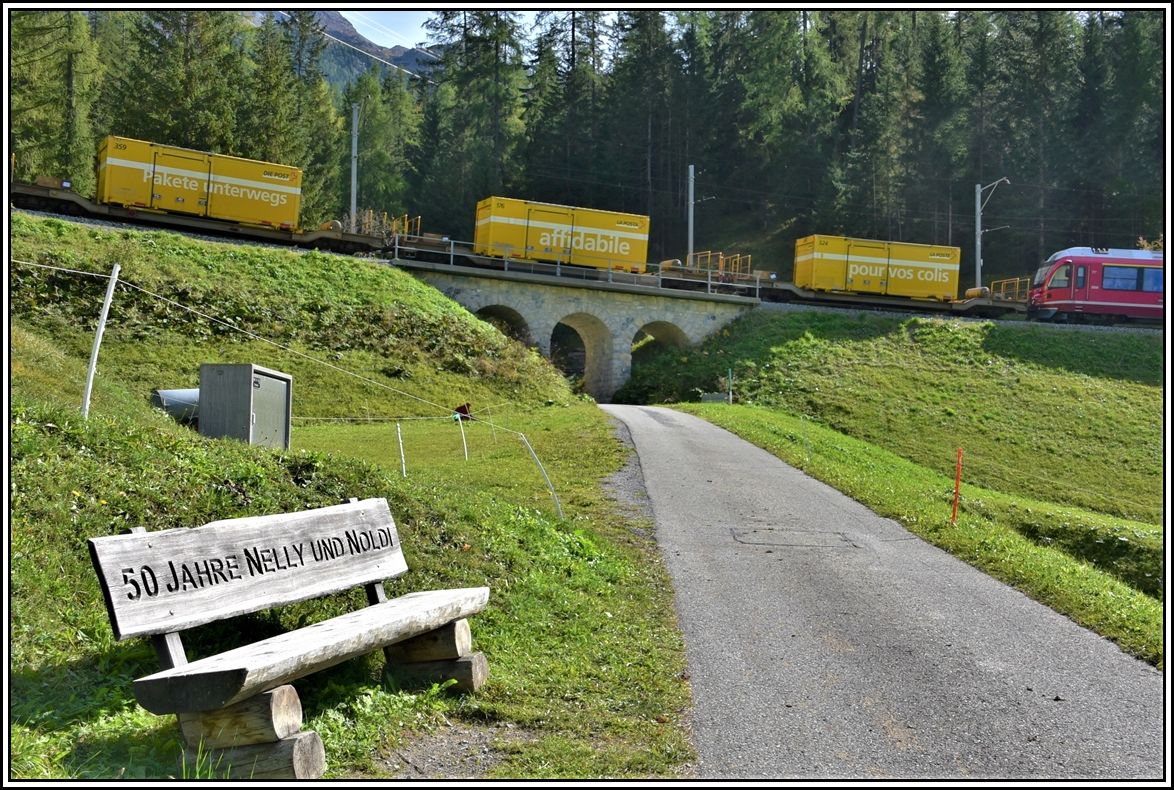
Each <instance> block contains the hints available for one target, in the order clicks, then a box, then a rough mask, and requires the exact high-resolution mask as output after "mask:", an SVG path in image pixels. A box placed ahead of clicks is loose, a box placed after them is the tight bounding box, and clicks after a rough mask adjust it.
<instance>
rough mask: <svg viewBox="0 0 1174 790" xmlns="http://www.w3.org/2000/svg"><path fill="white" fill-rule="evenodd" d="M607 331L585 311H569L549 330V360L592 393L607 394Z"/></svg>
mask: <svg viewBox="0 0 1174 790" xmlns="http://www.w3.org/2000/svg"><path fill="white" fill-rule="evenodd" d="M610 360H611V331H610V330H609V329H608V328H607V325H606V324H604V323H603V321H601V320H599V319H598V318H596V317H595V316H593V315H590V314H589V313H572V314H571V315H568V316H566V317H564V318H563V319H562V320H561V321H559V322H558V323H557V324H555V327H554V330H553V331H552V332H551V334H550V361H551V362H552V363H553V364H554V366H555V367H557V368H558V369H559V370H561V371H562V372H563V375H564V376H566V377H567V378H568V379H570V380H571V381H572V382H577V381H581V382H582V384H581V386H582V389H583V391H584V392H586V393H587V394H589V395H591V396H593V397H595V398H600V397H610V395H611V388H610V382H609V380H608V377H609V374H610V369H609V367H608V365H609V362H610Z"/></svg>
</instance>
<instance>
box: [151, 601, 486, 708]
mask: <svg viewBox="0 0 1174 790" xmlns="http://www.w3.org/2000/svg"><path fill="white" fill-rule="evenodd" d="M488 601H489V588H488V587H470V588H465V589H459V590H432V591H428V592H418V593H411V594H409V595H405V596H402V597H400V598H396V599H394V600H391V601H387V602H386V603H381V604H376V605H374V606H368V607H367V608H365V609H360V610H357V611H354V612H350V613H348V614H344V615H340V616H339V617H335V618H333V619H331V620H326V621H324V622H321V623H315V624H314V625H309V626H306V627H305V628H300V629H298V630H296V631H290V632H288V633H285V634H280V635H278V636H275V637H272V638H270V639H265V640H262V641H260V642H256V643H254V644H251V645H246V646H244V647H240V648H237V649H235V650H229V651H227V652H225V653H220V654H218V655H214V656H209V657H208V658H204V659H200V660H199V661H193V662H192V663H190V664H185V665H183V666H179V667H175V668H174V669H168V670H164V671H162V672H156V673H155V674H154V675H148V676H147V677H144V678H140V679H139V680H136V681H135V683H134V690H135V697H137V698H138V701H139V704H141V705H142V706H143V707H144V708H146V709H147V710H149V711H151V712H152V713H157V714H167V713H190V712H195V711H202V710H214V709H216V708H222V707H224V706H226V705H231V704H233V703H236V702H239V701H241V700H244V699H248V698H249V697H252V696H253V695H255V694H259V693H261V692H263V691H267V690H268V689H271V688H274V687H276V686H280V685H282V684H284V683H288V682H289V681H291V680H294V679H296V678H300V677H305V676H306V675H309V674H312V673H314V672H317V671H318V670H321V669H326V668H327V667H332V666H334V665H335V664H340V663H342V662H343V661H346V660H347V659H350V658H354V657H355V656H359V655H362V654H364V653H368V652H371V651H372V650H376V649H378V648H381V647H386V646H387V645H390V644H394V643H395V642H399V641H401V640H404V639H410V638H411V637H413V636H417V635H419V634H423V633H425V632H427V631H431V630H432V629H434V628H438V627H440V626H443V625H445V624H446V623H449V622H451V621H453V620H459V619H461V618H464V617H468V616H470V615H473V614H476V613H477V612H480V611H481V610H483V609H484V608H485V605H486V603H487V602H488Z"/></svg>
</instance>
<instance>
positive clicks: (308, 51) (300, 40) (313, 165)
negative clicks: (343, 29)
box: [281, 10, 349, 227]
mask: <svg viewBox="0 0 1174 790" xmlns="http://www.w3.org/2000/svg"><path fill="white" fill-rule="evenodd" d="M281 27H282V29H283V30H284V31H285V38H286V41H287V44H288V46H289V58H290V64H291V67H292V72H293V78H294V85H293V108H294V112H293V123H294V126H295V133H294V139H295V143H296V147H295V149H294V150H295V153H294V158H293V159H292V160H291V161H292V162H293V163H294V164H296V165H297V166H298V167H300V168H302V222H303V224H304V225H306V226H308V227H313V226H316V225H318V224H319V223H321V222H323V221H324V220H328V219H336V218H338V217H339V216H341V214H342V206H343V205H349V202H348V201H344V200H343V198H342V185H341V179H342V169H341V165H340V161H341V159H340V151H342V150H343V148H344V144H343V127H342V118H341V117H340V116H339V114H338V111H337V109H336V106H335V105H336V101H335V95H334V92H333V91H332V89H331V87H330V85H329V84H327V82H326V78H325V77H324V76H323V74H322V52H323V50H324V49H325V48H326V37H325V35H324V29H323V27H322V24H321V23H320V22H319V21H318V18H317V16H316V14H315V12H314V11H305V10H302V11H290V12H289V13H288V14H287V15H284V16H283V17H282V20H281Z"/></svg>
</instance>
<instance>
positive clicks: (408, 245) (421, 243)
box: [391, 235, 760, 297]
mask: <svg viewBox="0 0 1174 790" xmlns="http://www.w3.org/2000/svg"><path fill="white" fill-rule="evenodd" d="M391 246H392V254H393V257H394V258H396V259H399V258H401V257H407V258H427V259H429V260H431V261H432V262H434V263H442V264H448V265H450V266H469V265H473V266H478V267H488V268H493V269H499V270H500V271H506V272H524V273H527V274H542V275H547V276H553V277H559V278H563V279H572V280H583V281H594V282H608V283H620V284H625V285H634V286H639V287H644V288H650V289H670V290H681V289H688V290H704V291H706V292H707V293H723V292H724V293H737V294H740V295H743V296H752V297H757V296H758V294H759V288H760V278H759V277H757V276H749V275H739V276H731V275H730V274H729V273H722V272H719V271H713V270H711V271H709V272H695V271H694V272H690V271H688V270H682V269H681V268H673V267H672V266H668V265H665V264H664V263H662V264H656V263H653V264H649V265H648V269H647V271H644V272H633V271H631V262H630V261H623V260H619V259H608V258H605V257H601V258H600V260H599V264H600V265H599V266H579V265H570V264H567V263H566V262H565V261H564V260H557V261H555V262H554V263H548V262H543V261H534V260H529V259H527V258H524V257H521V256H520V253H519V252H518V251H516V250H515V248H514V247H513V246H512V245H506V244H501V245H494V247H493V248H491V250H490V251H491V252H494V253H497V254H496V255H483V254H479V253H476V252H474V245H473V243H472V242H468V241H457V240H454V239H449V238H446V237H436V238H431V237H421V236H410V237H409V236H402V235H397V236H396V237H395V238H394V239H393V243H392V245H391ZM563 253H564V255H565V256H566V257H569V254H567V253H569V251H565V250H564V251H563ZM560 257H564V256H562V255H560ZM666 263H667V262H666ZM699 274H700V277H699V276H698V275H699Z"/></svg>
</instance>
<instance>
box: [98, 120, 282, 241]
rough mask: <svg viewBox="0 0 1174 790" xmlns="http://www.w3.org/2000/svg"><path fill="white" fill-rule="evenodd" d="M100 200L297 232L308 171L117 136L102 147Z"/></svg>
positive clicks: (99, 184) (100, 147)
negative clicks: (305, 173)
mask: <svg viewBox="0 0 1174 790" xmlns="http://www.w3.org/2000/svg"><path fill="white" fill-rule="evenodd" d="M97 200H98V202H100V203H109V204H114V205H119V206H125V207H127V208H138V209H143V210H146V211H160V212H165V213H168V214H186V215H192V216H197V217H208V218H211V219H219V220H225V221H227V222H235V223H240V224H243V225H255V226H259V227H264V228H275V229H279V230H290V231H296V230H298V227H299V225H298V214H299V211H300V210H301V201H302V171H301V170H300V169H299V168H296V167H290V166H289V165H279V164H274V163H272V162H261V161H258V160H255V159H242V158H240V157H236V156H224V155H222V154H211V153H206V152H203V151H194V150H191V149H188V148H176V147H174V146H169V145H159V144H157V143H150V142H146V141H144V140H133V139H131V138H128V137H116V136H114V135H111V136H109V137H107V138H106V139H104V140H103V141H102V143H101V145H100V146H99V148H98V195H97Z"/></svg>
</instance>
